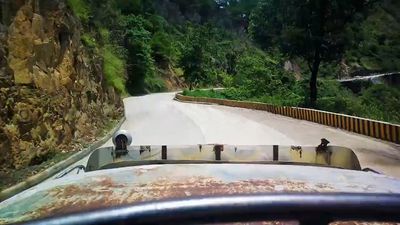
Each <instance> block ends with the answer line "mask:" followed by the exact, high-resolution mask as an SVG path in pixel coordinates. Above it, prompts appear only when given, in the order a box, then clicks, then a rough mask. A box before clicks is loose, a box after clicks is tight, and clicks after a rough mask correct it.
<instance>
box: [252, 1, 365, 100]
mask: <svg viewBox="0 0 400 225" xmlns="http://www.w3.org/2000/svg"><path fill="white" fill-rule="evenodd" d="M370 4H371V0H309V1H304V0H263V1H261V2H260V3H259V4H258V6H257V8H256V9H255V10H254V11H253V13H252V15H251V17H250V28H249V30H250V34H251V36H252V38H253V39H254V40H255V41H256V42H258V43H259V44H260V45H261V46H262V47H263V48H265V49H267V48H271V47H273V46H279V48H280V49H282V50H283V51H284V52H285V53H288V54H290V55H295V56H301V57H303V58H304V59H305V60H306V61H307V63H308V66H309V69H310V71H311V78H310V84H309V85H310V96H309V97H310V105H311V106H315V105H316V101H317V76H318V71H319V67H320V64H321V62H322V61H327V62H329V61H332V60H339V59H340V58H341V55H342V54H343V51H344V40H345V37H344V30H345V28H346V25H347V24H349V23H350V22H351V21H352V20H353V19H354V18H355V17H356V16H358V15H362V14H361V12H363V11H364V10H365V9H367V7H368V5H370Z"/></svg>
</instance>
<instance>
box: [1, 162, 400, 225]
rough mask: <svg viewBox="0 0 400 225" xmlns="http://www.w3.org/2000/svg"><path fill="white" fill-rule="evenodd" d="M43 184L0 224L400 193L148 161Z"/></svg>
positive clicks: (376, 182)
mask: <svg viewBox="0 0 400 225" xmlns="http://www.w3.org/2000/svg"><path fill="white" fill-rule="evenodd" d="M48 182H49V183H47V184H46V185H39V186H36V187H33V188H31V189H29V190H27V191H25V192H23V193H21V194H19V195H17V196H14V197H13V198H11V199H8V200H6V201H4V202H2V203H1V204H0V223H12V222H20V221H27V220H31V219H35V218H42V217H47V216H52V215H59V214H64V213H70V212H79V211H81V210H89V209H96V208H102V207H108V206H116V205H124V204H129V203H135V202H143V201H150V200H159V199H168V198H176V197H192V196H203V195H226V194H228V195H229V194H247V193H262V192H264V193H265V192H362V193H365V192H372V193H400V181H399V180H396V179H394V178H390V177H386V176H384V175H379V174H374V173H367V172H360V171H351V170H344V169H333V168H322V167H312V166H294V165H260V164H183V165H178V164H176V165H148V166H136V167H125V168H117V169H109V170H100V171H95V172H90V173H85V174H81V175H76V176H67V177H65V178H61V179H56V180H52V181H48Z"/></svg>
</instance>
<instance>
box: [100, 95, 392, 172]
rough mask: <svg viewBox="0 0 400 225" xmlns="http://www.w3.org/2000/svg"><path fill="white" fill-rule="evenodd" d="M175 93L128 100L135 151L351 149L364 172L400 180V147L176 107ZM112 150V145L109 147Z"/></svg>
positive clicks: (251, 114)
mask: <svg viewBox="0 0 400 225" xmlns="http://www.w3.org/2000/svg"><path fill="white" fill-rule="evenodd" d="M174 96H175V93H160V94H151V95H145V96H140V97H129V98H126V99H124V104H125V116H126V121H125V123H124V124H123V125H122V129H126V130H128V131H130V132H131V134H132V135H133V143H134V144H135V145H150V144H153V145H163V144H164V145H171V144H176V145H186V144H206V143H208V144H214V143H219V144H238V145H239V144H246V145H261V144H266V145H272V144H279V145H314V146H316V145H318V144H319V143H320V139H321V138H323V137H324V138H326V139H328V140H329V141H330V142H331V145H337V146H345V147H349V148H351V149H353V150H354V151H355V153H356V154H357V156H358V158H359V159H360V161H361V164H362V167H370V168H373V169H375V170H378V171H381V172H383V173H385V174H387V175H391V176H395V177H398V178H400V146H399V145H396V144H393V143H389V142H385V141H380V140H378V139H374V138H370V137H366V136H363V135H359V134H354V133H351V132H347V131H344V130H340V129H336V128H332V127H328V126H324V125H320V124H316V123H312V122H308V121H303V120H296V119H293V118H289V117H285V116H280V115H276V114H272V113H268V112H264V111H258V110H250V109H242V108H233V107H226V106H219V105H206V104H193V103H182V102H178V101H174V100H173V98H174ZM106 145H111V140H110V141H109V142H107V143H106Z"/></svg>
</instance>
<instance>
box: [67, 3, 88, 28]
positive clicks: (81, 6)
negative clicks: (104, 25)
mask: <svg viewBox="0 0 400 225" xmlns="http://www.w3.org/2000/svg"><path fill="white" fill-rule="evenodd" d="M67 3H68V6H69V7H70V8H71V10H72V11H73V12H74V14H75V15H76V16H77V17H78V18H79V19H80V20H81V21H82V22H84V23H87V22H88V21H89V17H90V8H89V6H88V5H87V3H86V2H85V1H84V0H68V2H67Z"/></svg>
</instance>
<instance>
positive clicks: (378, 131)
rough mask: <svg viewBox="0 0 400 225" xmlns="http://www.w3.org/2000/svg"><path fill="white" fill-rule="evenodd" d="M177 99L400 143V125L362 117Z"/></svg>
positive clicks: (214, 101) (211, 99) (215, 101)
mask: <svg viewBox="0 0 400 225" xmlns="http://www.w3.org/2000/svg"><path fill="white" fill-rule="evenodd" d="M175 99H177V100H179V101H186V102H200V103H213V104H218V105H225V106H232V107H239V108H246V109H256V110H263V111H267V112H271V113H275V114H280V115H283V116H288V117H292V118H295V119H299V120H307V121H311V122H315V123H319V124H323V125H327V126H331V127H336V128H340V129H343V130H347V131H351V132H354V133H358V134H363V135H366V136H370V137H374V138H378V139H381V140H385V141H390V142H394V143H398V144H400V125H397V124H391V123H387V122H382V121H377V120H370V119H365V118H361V117H355V116H349V115H344V114H338V113H332V112H326V111H321V110H316V109H308V108H299V107H289V106H275V105H270V104H266V103H259V102H246V101H235V100H226V99H216V98H206V97H192V96H184V95H182V94H180V93H177V94H176V96H175Z"/></svg>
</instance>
